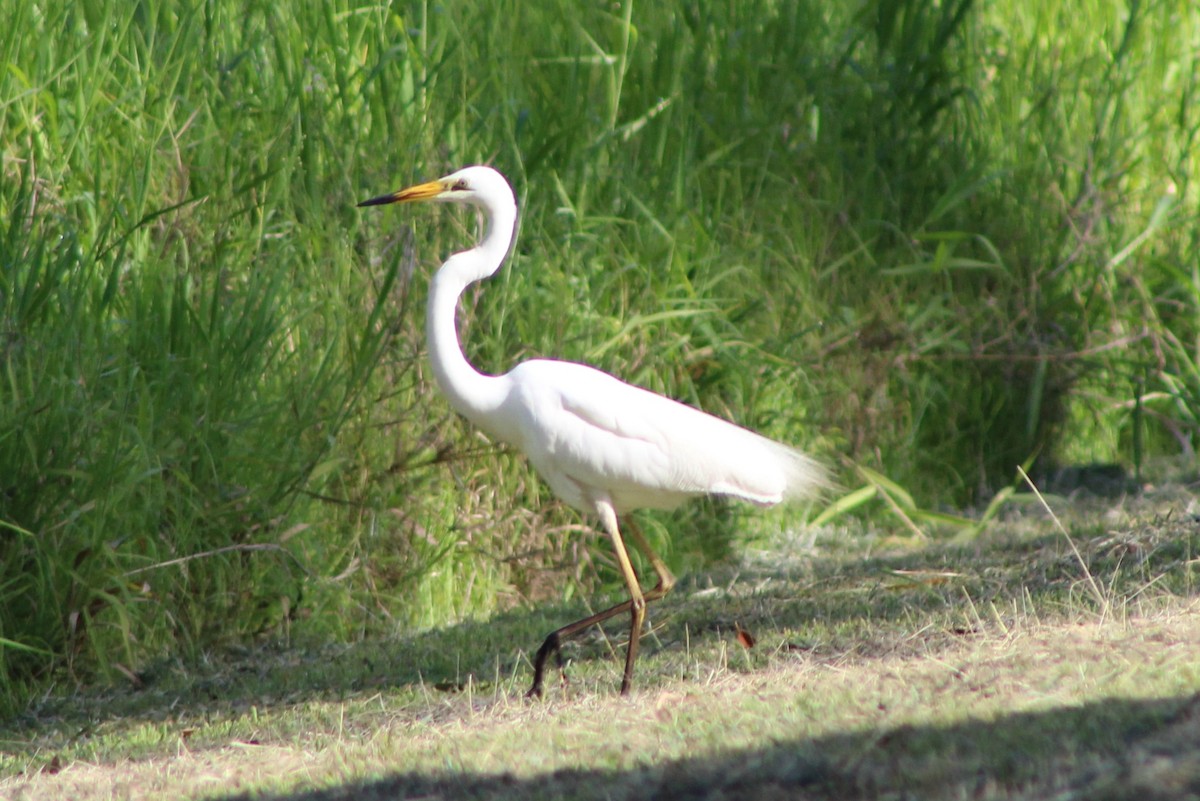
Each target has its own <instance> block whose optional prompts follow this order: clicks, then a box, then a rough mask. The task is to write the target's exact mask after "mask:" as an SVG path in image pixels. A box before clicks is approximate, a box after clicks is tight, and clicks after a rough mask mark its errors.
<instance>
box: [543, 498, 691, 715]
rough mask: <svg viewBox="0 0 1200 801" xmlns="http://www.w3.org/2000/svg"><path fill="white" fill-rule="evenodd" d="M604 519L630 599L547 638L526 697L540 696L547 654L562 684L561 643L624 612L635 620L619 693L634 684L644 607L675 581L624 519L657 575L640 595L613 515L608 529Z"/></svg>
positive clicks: (668, 590)
mask: <svg viewBox="0 0 1200 801" xmlns="http://www.w3.org/2000/svg"><path fill="white" fill-rule="evenodd" d="M606 517H607V516H606V515H604V514H601V520H602V521H603V522H604V524H605V529H607V530H608V532H609V535H610V536H611V537H612V538H613V545H614V549H615V550H616V551H617V561H618V562H619V563H621V571H622V573H624V574H625V578H626V583H627V584H629V586H630V588H631V589H630V593H629V594H630V596H631V597H630V599H629V600H628V601H624V602H622V603H619V604H616V605H615V606H611V607H609V608H608V609H605V610H603V611H601V612H597V613H596V614H594V615H590V616H588V617H585V618H584V619H583V620H578V621H576V622H574V623H571V624H569V625H566V626H563V627H562V628H561V629H558V630H557V631H554V632H551V634H550V635H549V636H548V637H546V640H545V642H543V643H542V647H541V648H539V649H538V652H537V656H536V657H534V660H533V686H532V687H531V688H530V689H529V692H528V693H527V695H528V696H529V697H530V698H534V697H537V698H540V697H541V695H542V680H543V678H544V675H545V670H546V660H547V659H549V657H550V654H554V656H555V659H556V661H557V662H558V668H559V672H560V674H561V675H562V681H563V683H564V684H565V683H566V681H567V675H566V672H565V671H564V669H563V660H562V650H561V646H562V643H563V642H564V641H566V640H568V639H570V638H571V637H574V636H575V635H576V634H578V633H579V632H581V631H583V630H584V629H586V628H587V627H588V626H591V625H594V624H596V623H602V622H604V621H605V620H608V619H609V618H610V617H615V616H616V615H619V614H621V613H623V612H627V611H628V612H631V613H632V614H633V615H634V616H635V617H634V620H633V621H631V624H632V625H633V629H632V631H631V632H630V638H629V643H630V647H629V650H627V651H626V654H625V674H624V677H623V678H622V680H621V693H622V694H624V693H626V692H628V691H629V686H630V683H631V682H632V680H633V663H634V660H635V659H636V658H637V638H638V637H640V635H641V630H642V621H643V620H644V618H645V609H646V603H648V602H649V601H656V600H658V599H659V598H662V597H663V596H664V595H666V594H667V593H668V592H670V591H671V588H672V587H674V586H675V577H674V576H673V575H671V571H670V570H668V569H667V566H666V564H665V563H664V562H663V561H662V559H660V558H659V556H658V554H656V553H655V552H654V549H652V548H651V547H650V543H649V542H647V541H646V537H645V536H644V535H643V534H642V532H641V529H639V528H638V527H637V525H635V524H634V522H633V520H631V519H628V518H627V519H626V520H625V528H626V529H627V530H628V531H629V533H630V534H631V535H632V536H633V542H634V544H635V545H637V547H638V549H639V550H640V551H642V553H644V554H645V555H646V558H647V559H649V560H650V564H651V566H652V567H653V568H654V572H655V573H656V574H657V575H658V584H656V585H655V586H654V588H653V589H651V590H648V591H646V592H645V593H642V592H641V588H640V586H639V585H638V581H637V575H636V574H635V573H634V572H633V566H632V565H631V564H630V563H629V555H628V554H627V553H626V551H625V544H624V542H623V541H622V539H621V533H620V530H619V528H618V527H617V519H616V515H615V514H612V515H611V526H610V525H609V521H608V520H607V519H605V518H606ZM626 568H628V572H626ZM631 577H632V578H631ZM635 593H636V596H635ZM635 598H636V600H635ZM639 601H640V603H639ZM639 606H640V607H641V612H640V614H639V613H638V612H637V611H636V609H637V607H639Z"/></svg>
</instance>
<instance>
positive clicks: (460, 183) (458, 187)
mask: <svg viewBox="0 0 1200 801" xmlns="http://www.w3.org/2000/svg"><path fill="white" fill-rule="evenodd" d="M450 191H451V192H466V191H467V182H466V180H465V179H463V178H459V179H458V180H457V181H455V182H454V186H452V187H450Z"/></svg>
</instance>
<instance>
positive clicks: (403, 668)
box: [0, 516, 1200, 750]
mask: <svg viewBox="0 0 1200 801" xmlns="http://www.w3.org/2000/svg"><path fill="white" fill-rule="evenodd" d="M1077 531H1078V530H1077ZM1074 542H1075V546H1076V548H1078V553H1079V556H1076V551H1075V550H1073V549H1072V548H1071V546H1070V544H1068V543H1067V542H1066V540H1065V538H1063V537H1062V536H1061V535H1060V534H1034V535H1033V536H1029V535H1013V536H1003V537H991V538H986V539H983V540H980V541H979V542H978V543H975V544H972V545H968V546H951V545H945V544H938V543H928V544H926V545H924V546H922V547H916V548H914V547H906V548H899V549H894V550H893V552H891V553H887V554H883V555H872V556H868V557H864V556H863V553H862V549H861V547H860V546H854V547H845V546H843V545H842V544H841V540H837V541H834V542H832V543H830V544H828V547H825V546H822V547H820V548H818V550H819V551H822V553H820V554H818V555H810V554H800V555H799V557H798V558H795V559H790V560H786V563H783V561H781V560H773V561H771V562H769V563H767V564H757V565H756V564H743V565H738V566H736V567H730V568H725V569H723V570H717V571H715V572H713V573H711V574H706V575H705V576H702V577H699V578H695V577H693V578H690V579H686V580H685V581H683V582H681V585H680V587H679V588H678V589H677V591H676V593H675V594H673V595H672V596H670V597H669V598H668V599H666V600H665V601H663V602H662V603H661V604H656V605H654V606H653V607H652V608H651V609H652V611H651V619H652V622H653V623H654V624H655V626H656V629H655V633H654V635H653V636H652V637H650V638H648V639H647V640H645V642H646V645H645V646H644V649H643V653H642V656H641V658H640V659H639V664H638V683H639V686H642V687H648V686H653V685H654V684H655V683H657V682H660V681H662V680H663V679H664V678H667V679H669V678H672V677H674V678H678V677H679V675H680V670H681V669H683V670H687V669H688V668H687V664H686V663H688V662H689V659H690V658H691V657H695V655H696V653H697V651H700V652H705V651H706V649H707V653H706V655H705V657H704V658H708V657H712V656H713V653H714V652H716V651H718V650H719V649H721V648H724V647H726V645H728V646H729V647H733V648H735V649H736V646H734V645H733V644H732V643H733V642H734V640H733V636H734V631H735V625H741V626H744V627H746V628H747V629H748V630H750V631H752V632H753V633H754V634H755V635H756V636H757V637H758V639H759V641H760V644H761V645H760V647H759V648H758V649H756V650H755V651H754V652H753V659H752V660H750V659H749V655H747V659H748V661H747V662H746V664H751V663H752V664H753V667H755V668H757V667H761V666H762V664H763V663H764V662H765V661H769V660H770V659H771V658H772V657H771V654H772V653H773V652H776V653H777V652H778V651H779V650H780V649H782V650H783V651H785V652H792V651H800V652H802V653H803V654H804V657H803V658H804V659H806V660H808V661H814V662H835V663H841V662H844V660H846V659H847V658H851V659H870V658H873V657H876V656H881V655H892V656H896V655H905V654H906V653H920V654H925V655H929V654H932V653H936V652H937V651H938V650H939V649H940V648H941V647H944V646H948V645H950V644H952V643H954V642H957V641H960V640H961V638H962V637H963V636H970V635H972V634H974V633H976V632H977V631H978V629H979V627H981V626H982V627H988V626H1002V625H1003V623H998V622H997V616H1001V617H1002V616H1003V615H1005V614H1011V615H1012V616H1014V617H1019V616H1020V614H1021V613H1020V612H1016V611H1014V610H1018V609H1023V608H1032V609H1035V610H1037V612H1036V614H1037V615H1039V616H1044V615H1051V616H1052V615H1053V614H1054V611H1053V610H1055V609H1061V610H1063V611H1064V612H1065V613H1066V614H1067V615H1071V614H1077V613H1079V612H1080V611H1081V610H1082V611H1085V612H1087V613H1090V612H1096V611H1099V610H1097V609H1096V606H1097V605H1099V604H1101V603H1108V604H1111V605H1113V606H1114V607H1116V608H1117V611H1118V612H1120V611H1123V610H1121V609H1120V607H1121V605H1122V604H1125V603H1127V602H1128V600H1129V599H1133V598H1138V597H1140V596H1142V595H1143V594H1144V592H1145V591H1146V590H1147V588H1152V591H1153V592H1154V593H1159V594H1166V595H1176V596H1190V595H1193V594H1195V593H1196V590H1197V586H1196V583H1195V581H1194V578H1193V577H1194V573H1195V570H1196V569H1197V568H1196V562H1197V560H1196V558H1195V556H1196V554H1197V553H1200V522H1198V521H1197V520H1196V519H1193V518H1192V517H1190V516H1180V517H1179V518H1178V519H1176V520H1153V521H1151V522H1150V523H1147V524H1146V525H1141V526H1135V527H1130V528H1128V529H1126V530H1123V531H1120V532H1113V531H1109V530H1106V529H1104V528H1100V527H1098V528H1096V529H1094V530H1092V531H1091V532H1090V533H1089V532H1087V531H1083V532H1081V533H1078V534H1076V535H1074ZM838 548H843V550H838ZM874 550H875V551H876V552H877V553H879V552H880V551H879V549H874ZM1080 558H1082V560H1083V564H1084V565H1086V570H1085V569H1084V567H1083V565H1081V564H1080ZM1088 576H1091V577H1092V578H1093V579H1094V580H1095V582H1096V584H1097V585H1098V586H1099V587H1101V588H1102V590H1103V595H1104V598H1103V600H1100V601H1098V600H1097V599H1095V598H1092V597H1090V595H1089V590H1088V587H1089V586H1090V583H1089V581H1088V579H1087V577H1088ZM599 605H600V604H599V603H597V606H599ZM979 610H986V611H985V612H984V613H983V615H984V616H983V617H982V618H981V617H980V611H979ZM1006 610H1007V611H1006ZM586 612H587V610H586V609H585V608H584V607H582V606H579V605H574V606H567V605H550V606H541V607H538V608H537V609H533V610H528V609H523V610H513V611H510V612H507V613H504V614H501V615H497V616H496V617H494V618H492V619H491V620H488V621H482V622H464V623H461V624H458V625H455V626H448V627H445V628H443V629H439V630H435V631H430V632H426V633H423V634H418V635H415V636H411V637H405V638H403V639H397V640H371V641H367V642H363V643H358V644H353V645H346V646H328V645H326V646H317V647H312V648H308V649H305V648H302V647H297V646H294V645H293V646H261V647H256V648H253V649H247V650H243V651H237V652H230V653H227V654H224V655H221V656H220V657H216V656H214V657H213V658H212V659H211V660H209V661H208V662H207V663H206V664H204V665H202V666H184V665H179V664H176V663H167V662H164V663H162V664H160V665H159V666H157V667H154V668H150V669H148V670H145V671H143V673H142V674H141V676H140V681H141V684H140V686H138V687H132V686H117V687H113V688H110V689H109V690H107V691H103V690H100V691H89V692H87V693H80V694H75V695H73V696H70V697H64V698H57V699H47V700H46V701H45V702H44V703H43V704H42V705H40V706H39V708H37V709H31V710H29V711H28V712H27V713H26V714H25V715H22V716H20V717H19V718H18V719H14V720H9V721H6V722H4V723H3V724H0V739H3V740H5V741H7V742H12V743H19V742H25V743H28V744H29V748H30V749H31V750H32V749H34V748H38V749H39V750H44V749H45V748H47V747H49V748H51V749H53V748H56V747H59V746H60V745H61V744H62V737H63V734H62V733H63V732H77V731H80V730H90V729H91V728H92V727H93V725H94V723H95V722H96V721H112V720H121V721H125V722H127V723H134V722H137V721H147V722H154V721H160V720H170V719H175V718H176V716H177V715H178V714H179V711H180V710H181V709H186V710H188V711H189V713H190V714H194V715H196V716H199V717H205V716H208V715H211V714H231V713H232V714H234V715H236V714H238V710H240V709H242V708H244V707H247V706H250V705H258V706H261V705H263V704H269V703H279V704H293V703H302V702H305V701H308V700H339V701H340V700H346V699H351V698H355V697H362V696H363V694H371V693H375V692H378V691H381V690H388V689H393V688H399V689H404V688H410V689H411V690H412V691H413V692H421V691H423V690H425V689H426V688H429V687H432V688H434V689H435V691H436V689H438V688H444V689H449V690H454V689H456V688H458V687H460V686H461V685H462V684H464V683H466V682H468V681H469V682H471V684H472V685H473V686H474V687H476V688H477V689H478V690H480V691H483V692H486V691H487V688H488V686H490V685H493V684H495V683H496V682H500V683H503V684H505V685H506V686H505V689H504V690H503V691H504V692H506V693H511V692H518V693H519V692H521V691H523V690H524V688H525V686H526V682H528V681H529V680H530V678H531V672H530V668H529V665H528V656H529V655H531V653H532V652H533V651H534V650H535V649H536V648H537V646H538V645H539V644H540V643H541V640H542V638H543V637H544V636H545V634H546V633H547V632H549V631H550V630H552V629H554V628H556V627H557V626H559V625H562V624H563V623H566V622H569V621H570V620H573V619H577V618H579V617H582V616H583V615H584V614H585V613H586ZM625 625H626V623H625V621H624V620H623V619H622V620H618V621H614V622H613V625H612V626H611V627H610V628H609V629H608V631H609V632H610V636H611V638H612V639H611V641H610V642H606V641H605V640H604V639H603V638H601V637H596V636H594V635H589V636H586V637H581V638H580V641H577V642H574V643H572V644H571V645H570V646H569V648H570V650H569V656H570V657H572V658H573V659H574V660H575V661H576V664H577V667H576V668H575V669H573V671H572V672H573V675H578V674H579V673H581V672H583V671H584V669H585V666H586V670H588V671H590V672H591V673H592V674H593V676H595V675H598V674H600V673H603V674H604V675H606V676H609V678H606V679H603V681H605V682H611V683H612V685H613V687H614V688H615V683H616V681H617V673H618V671H619V667H620V666H619V660H618V659H617V658H614V654H615V653H616V650H619V649H620V648H621V645H620V641H621V639H622V638H623V636H624V627H625ZM614 649H616V650H614ZM685 655H686V656H685ZM713 659H716V657H713ZM606 663H611V670H609V669H608V668H606V667H605V664H606ZM738 664H739V665H740V664H742V663H741V662H739V663H738ZM681 666H682V667H681ZM610 674H611V675H610ZM56 732H57V733H56ZM70 736H71V737H74V736H75V735H74V734H71V735H70ZM34 743H37V744H38V745H35V744H34Z"/></svg>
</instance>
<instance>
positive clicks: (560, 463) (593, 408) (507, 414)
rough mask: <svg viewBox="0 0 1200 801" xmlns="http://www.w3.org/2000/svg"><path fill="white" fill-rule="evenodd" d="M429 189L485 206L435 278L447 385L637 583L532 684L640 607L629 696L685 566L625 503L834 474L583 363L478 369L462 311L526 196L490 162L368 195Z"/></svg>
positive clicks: (433, 356) (552, 640)
mask: <svg viewBox="0 0 1200 801" xmlns="http://www.w3.org/2000/svg"><path fill="white" fill-rule="evenodd" d="M429 200H432V201H439V202H443V203H463V204H467V205H471V206H474V207H476V208H477V209H478V210H479V211H480V212H481V213H482V216H483V231H482V238H481V240H480V241H479V244H478V245H476V246H475V247H473V248H471V249H470V250H466V251H463V252H461V253H455V254H453V255H452V256H450V257H449V258H448V259H447V260H446V262H445V263H444V264H443V265H442V267H441V269H440V270H438V271H437V273H436V274H435V275H434V276H433V279H432V281H431V283H430V287H429V305H428V308H427V315H426V321H425V324H426V336H427V338H428V342H429V357H430V361H431V362H432V364H433V373H434V376H435V377H436V378H437V382H438V385H439V386H440V387H441V389H442V391H443V392H444V393H445V395H446V397H447V398H448V399H449V401H450V405H451V406H453V407H454V409H455V410H457V411H458V412H459V413H460V414H462V416H463V417H466V418H467V419H468V420H470V421H471V422H472V423H474V424H475V425H477V426H478V427H479V428H481V429H483V430H484V431H485V432H487V433H488V434H489V435H491V436H492V437H494V438H496V439H498V440H501V441H503V442H507V443H510V444H512V445H514V446H516V447H517V448H519V449H521V450H522V451H523V452H524V453H525V455H526V456H527V457H528V458H529V461H530V462H531V463H532V464H533V466H534V468H535V469H536V470H537V471H538V473H539V474H540V475H541V476H542V478H543V479H544V480H545V481H546V483H547V484H549V485H550V489H552V490H553V491H554V493H555V494H556V495H558V497H560V498H562V499H563V500H564V501H566V502H567V503H568V504H570V505H571V506H573V507H575V508H576V509H578V510H580V511H581V512H583V513H584V514H592V515H595V516H596V517H598V518H599V519H600V523H601V524H602V525H603V527H604V530H605V531H606V532H607V533H608V536H609V537H610V538H611V539H612V546H613V550H614V551H616V556H617V562H618V563H619V565H620V567H621V572H622V574H623V576H624V578H625V584H626V586H627V587H628V588H629V600H628V601H625V602H624V603H620V604H617V605H616V606H613V607H612V608H610V609H606V610H604V611H602V612H599V613H597V614H594V615H591V616H590V617H587V618H584V619H583V620H580V621H577V622H575V623H572V624H570V625H568V626H564V627H562V628H560V629H558V630H557V631H555V632H553V633H551V634H550V635H549V636H548V637H546V640H545V642H543V643H542V646H541V648H539V649H538V653H537V656H536V658H535V661H534V676H533V687H532V688H531V689H530V690H529V695H530V696H541V694H542V679H543V673H544V671H545V667H546V659H547V658H548V657H549V655H550V654H551V653H553V654H555V655H556V658H557V661H558V665H559V669H560V673H561V671H562V656H561V653H560V650H559V646H560V644H561V643H562V641H564V640H566V639H567V638H569V637H571V636H572V635H575V634H577V633H578V632H580V631H582V630H584V629H586V628H587V627H589V626H591V625H592V624H594V623H599V622H601V621H603V620H607V619H608V618H610V617H613V616H614V615H618V614H621V613H623V612H626V611H628V612H629V613H630V614H631V617H632V620H631V623H630V629H629V645H628V648H627V650H626V654H625V674H624V677H623V679H622V680H621V693H622V694H625V693H627V692H628V691H629V688H630V684H631V682H632V679H633V665H634V662H635V660H636V659H637V651H638V639H639V637H640V634H641V630H642V623H643V620H644V618H645V613H646V602H647V601H653V600H657V599H659V598H662V597H663V596H664V595H666V594H667V593H668V592H669V591H670V590H671V587H672V586H674V584H675V578H674V576H672V575H671V572H670V571H669V570H668V569H667V566H666V565H665V564H664V563H663V561H662V560H661V559H660V558H659V557H658V555H657V554H655V553H654V551H653V550H652V549H651V547H650V544H649V543H648V542H647V541H646V538H645V537H644V536H643V535H642V533H641V531H640V530H639V529H638V528H637V527H636V526H635V525H633V521H632V520H630V519H625V518H623V515H625V513H627V512H630V511H632V510H634V509H640V508H654V509H670V508H673V507H675V506H678V505H679V504H680V503H682V502H683V501H685V500H687V499H688V498H692V497H695V496H698V495H709V494H715V495H727V496H731V497H734V498H740V499H742V500H746V501H750V502H752V503H756V504H760V505H764V506H770V505H773V504H776V503H779V502H780V501H783V500H785V499H789V498H799V497H806V496H811V495H813V494H814V493H815V492H817V491H818V490H819V489H820V488H822V487H823V486H825V473H824V470H823V469H822V468H821V466H820V465H818V464H817V463H816V462H815V461H814V460H812V459H810V458H809V457H808V456H806V455H805V454H803V453H801V452H800V451H798V450H796V449H795V448H792V447H790V446H788V445H783V444H781V443H778V442H775V441H774V440H770V439H767V438H766V437H763V436H761V435H759V434H756V433H754V432H753V431H749V430H747V429H745V428H742V427H740V426H737V425H734V424H733V423H730V422H727V421H725V420H722V419H720V418H717V417H713V416H712V415H710V414H706V413H705V412H702V411H699V410H698V409H694V408H692V407H690V406H686V405H684V404H682V403H679V402H677V401H674V400H671V399H669V398H666V397H663V396H661V395H657V394H655V393H653V392H650V391H648V390H645V389H641V388H640V387H635V386H633V385H631V384H627V383H625V382H624V381H621V380H620V379H617V378H615V377H613V376H611V375H609V374H608V373H605V372H602V371H600V370H597V369H595V368H593V367H588V366H586V365H583V364H576V363H573V362H563V361H555V360H552V359H533V360H531V361H527V362H522V363H521V364H519V365H517V366H516V367H514V368H513V369H512V370H511V371H509V372H508V373H505V374H504V375H497V376H492V375H485V374H483V373H481V372H479V371H478V370H476V369H475V368H474V367H472V366H471V364H470V363H469V362H468V361H467V359H466V357H465V356H464V355H463V352H462V347H461V345H460V344H459V341H458V331H457V329H456V327H455V312H456V309H457V306H458V300H459V297H460V296H461V295H462V293H463V290H465V289H466V288H467V287H468V286H470V285H471V284H473V283H475V282H476V281H480V280H482V279H484V278H488V277H489V276H492V275H494V274H495V273H496V272H497V271H498V270H499V269H500V266H501V264H502V263H503V261H504V259H505V258H506V257H507V256H508V253H509V248H510V246H511V245H512V240H513V235H514V230H515V228H516V222H517V204H516V200H515V198H514V197H513V191H512V187H510V186H509V184H508V181H506V180H505V179H504V176H502V175H501V174H500V173H498V172H496V171H495V170H493V169H492V168H490V167H479V166H476V167H466V168H465V169H462V170H459V171H458V172H455V173H453V174H451V175H447V176H446V177H445V178H439V179H438V180H436V181H430V182H428V183H423V184H418V185H416V186H412V187H409V188H407V189H401V190H400V191H398V192H395V193H393V194H390V195H382V196H380V197H376V198H372V199H371V200H366V201H363V202H362V203H360V204H359V205H360V206H378V205H383V204H387V203H409V202H413V201H429ZM618 521H621V522H623V524H624V527H625V530H626V531H627V532H628V533H629V534H630V535H631V536H632V537H633V542H634V544H635V545H637V547H638V548H640V549H641V550H642V551H643V553H645V555H646V557H647V558H648V559H649V560H650V564H651V565H652V566H653V568H654V571H655V573H657V574H658V583H657V585H655V587H654V588H653V589H651V590H648V591H646V592H643V591H642V590H641V588H640V586H639V584H638V578H637V574H636V573H635V572H634V569H633V566H632V565H631V564H630V561H629V555H628V553H627V552H626V550H625V543H624V540H623V539H622V536H621V525H620V524H619V522H618ZM562 680H563V681H564V682H565V681H566V676H565V673H563V674H562Z"/></svg>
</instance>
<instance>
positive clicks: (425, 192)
mask: <svg viewBox="0 0 1200 801" xmlns="http://www.w3.org/2000/svg"><path fill="white" fill-rule="evenodd" d="M446 189H447V188H446V185H445V184H444V183H442V182H441V181H440V180H439V181H429V182H428V183H424V184H417V185H416V186H410V187H408V188H407V189H401V190H400V191H399V192H393V193H392V194H390V195H380V196H379V197H373V198H371V199H370V200H364V201H363V202H362V203H359V204H358V205H359V206H382V205H384V204H387V203H412V202H414V201H418V200H433V199H434V198H435V197H437V196H438V195H441V194H442V193H443V192H445V191H446Z"/></svg>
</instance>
